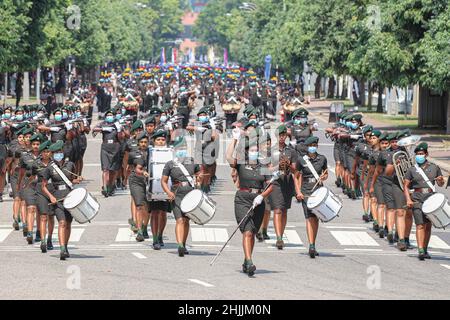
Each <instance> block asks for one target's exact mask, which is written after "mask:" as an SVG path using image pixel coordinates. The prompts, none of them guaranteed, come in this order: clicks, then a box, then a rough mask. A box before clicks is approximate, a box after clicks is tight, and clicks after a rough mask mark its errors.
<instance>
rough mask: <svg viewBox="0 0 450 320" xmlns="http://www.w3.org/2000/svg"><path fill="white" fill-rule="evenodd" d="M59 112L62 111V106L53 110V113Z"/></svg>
mask: <svg viewBox="0 0 450 320" xmlns="http://www.w3.org/2000/svg"><path fill="white" fill-rule="evenodd" d="M57 112H61V113H62V110H61V108H56V109H55V110H53V115H55V114H56V113H57Z"/></svg>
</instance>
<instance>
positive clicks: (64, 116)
mask: <svg viewBox="0 0 450 320" xmlns="http://www.w3.org/2000/svg"><path fill="white" fill-rule="evenodd" d="M68 117H69V115H68V114H67V113H66V112H63V114H62V118H63V119H64V120H65V119H67V118H68Z"/></svg>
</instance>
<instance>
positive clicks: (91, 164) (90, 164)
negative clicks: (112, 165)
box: [83, 163, 101, 167]
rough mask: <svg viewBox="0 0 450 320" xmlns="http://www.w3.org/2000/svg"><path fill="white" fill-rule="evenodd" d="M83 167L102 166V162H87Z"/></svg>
mask: <svg viewBox="0 0 450 320" xmlns="http://www.w3.org/2000/svg"><path fill="white" fill-rule="evenodd" d="M83 167H101V164H100V163H85V164H83Z"/></svg>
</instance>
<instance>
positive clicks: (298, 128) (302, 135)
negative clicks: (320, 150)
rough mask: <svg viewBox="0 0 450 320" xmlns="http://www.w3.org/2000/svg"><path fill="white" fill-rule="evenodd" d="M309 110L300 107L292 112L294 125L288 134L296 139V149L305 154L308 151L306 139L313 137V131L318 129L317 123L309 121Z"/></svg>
mask: <svg viewBox="0 0 450 320" xmlns="http://www.w3.org/2000/svg"><path fill="white" fill-rule="evenodd" d="M308 115H309V112H308V111H307V110H306V109H305V108H300V109H298V110H295V111H294V112H293V113H292V126H291V127H290V128H289V130H288V135H289V136H290V137H291V139H292V140H295V141H296V150H297V152H299V153H300V155H302V156H304V155H305V154H306V153H307V152H308V150H307V149H308V148H307V147H306V145H305V141H306V139H308V138H309V137H312V135H313V132H314V131H317V125H316V124H314V125H313V124H309V123H308Z"/></svg>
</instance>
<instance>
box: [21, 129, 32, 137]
mask: <svg viewBox="0 0 450 320" xmlns="http://www.w3.org/2000/svg"><path fill="white" fill-rule="evenodd" d="M33 132H34V131H33V129H32V128H26V129H23V130H22V134H23V135H24V136H25V135H27V134H31V135H32V134H33Z"/></svg>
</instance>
